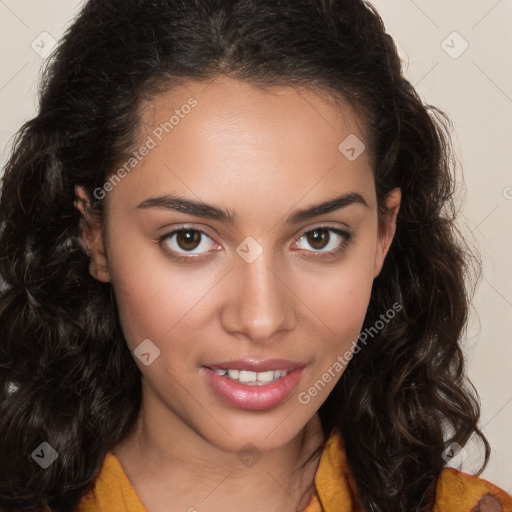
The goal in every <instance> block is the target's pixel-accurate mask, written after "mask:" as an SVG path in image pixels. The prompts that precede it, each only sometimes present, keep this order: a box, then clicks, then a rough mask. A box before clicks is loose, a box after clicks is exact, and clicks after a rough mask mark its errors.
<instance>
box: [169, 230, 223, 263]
mask: <svg viewBox="0 0 512 512" xmlns="http://www.w3.org/2000/svg"><path fill="white" fill-rule="evenodd" d="M160 245H161V246H162V247H163V249H164V250H165V251H166V252H167V253H170V254H171V255H172V256H174V257H184V258H187V257H190V258H193V259H195V258H197V257H200V256H202V255H204V254H207V253H208V252H211V251H212V248H213V246H214V245H215V243H214V242H213V240H212V239H211V238H210V237H209V236H208V235H207V234H206V233H205V232H204V231H202V230H201V229H195V228H179V229H175V230H174V231H171V232H170V233H168V234H166V235H164V236H163V237H162V238H160ZM188 255H190V256H188Z"/></svg>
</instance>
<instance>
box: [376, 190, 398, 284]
mask: <svg viewBox="0 0 512 512" xmlns="http://www.w3.org/2000/svg"><path fill="white" fill-rule="evenodd" d="M401 199H402V192H401V190H400V188H394V189H393V190H391V191H390V192H389V193H388V195H387V196H386V208H387V211H388V215H387V216H385V217H384V218H382V219H380V220H379V233H378V235H377V236H378V239H377V252H376V254H375V267H374V272H373V277H374V278H375V277H377V276H378V275H379V274H380V271H381V270H382V266H383V265H384V259H385V258H386V255H387V253H388V250H389V247H390V246H391V242H392V241H393V237H394V236H395V231H396V217H397V215H398V210H399V209H400V201H401Z"/></svg>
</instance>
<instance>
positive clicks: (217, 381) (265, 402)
mask: <svg viewBox="0 0 512 512" xmlns="http://www.w3.org/2000/svg"><path fill="white" fill-rule="evenodd" d="M203 369H204V374H205V375H206V379H207V381H208V384H209V385H210V387H211V388H212V389H213V390H214V391H215V392H216V393H217V394H218V395H219V396H220V397H221V398H222V399H223V400H224V401H225V402H227V403H228V404H229V405H231V406H233V407H236V408H238V409H246V410H249V411H261V410H263V409H270V408H271V407H275V406H276V405H278V404H279V403H281V402H282V401H283V400H284V399H285V398H287V397H288V396H290V394H291V393H292V391H293V390H294V389H295V388H296V387H297V385H298V384H299V382H300V379H301V377H302V374H303V372H304V367H303V368H297V369H296V370H292V371H290V372H288V373H287V374H286V375H285V376H284V377H281V378H280V379H278V380H276V381H275V382H271V383H269V384H265V385H264V386H258V385H256V386H248V385H246V384H242V383H240V382H237V381H234V380H232V379H230V378H229V377H224V376H223V375H219V374H218V373H216V372H215V371H214V370H210V368H206V367H203Z"/></svg>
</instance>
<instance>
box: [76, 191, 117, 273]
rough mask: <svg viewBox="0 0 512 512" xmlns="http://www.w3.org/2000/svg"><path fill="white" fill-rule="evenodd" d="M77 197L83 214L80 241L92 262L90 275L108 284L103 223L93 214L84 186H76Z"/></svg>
mask: <svg viewBox="0 0 512 512" xmlns="http://www.w3.org/2000/svg"><path fill="white" fill-rule="evenodd" d="M75 196H76V198H75V202H74V204H75V207H76V208H77V209H78V210H79V211H80V213H81V214H82V218H81V219H80V239H81V241H82V245H83V247H84V249H85V251H86V252H87V254H88V256H89V258H90V260H91V263H90V265H89V273H90V274H91V275H92V276H93V277H94V278H96V279H97V280H98V281H102V282H104V283H107V282H109V281H110V272H109V262H108V258H107V253H106V251H105V245H104V241H103V233H102V224H101V221H100V220H99V219H98V217H97V216H95V215H94V214H93V213H92V212H91V203H90V200H89V196H88V194H87V191H86V190H85V188H84V187H83V186H81V185H76V186H75Z"/></svg>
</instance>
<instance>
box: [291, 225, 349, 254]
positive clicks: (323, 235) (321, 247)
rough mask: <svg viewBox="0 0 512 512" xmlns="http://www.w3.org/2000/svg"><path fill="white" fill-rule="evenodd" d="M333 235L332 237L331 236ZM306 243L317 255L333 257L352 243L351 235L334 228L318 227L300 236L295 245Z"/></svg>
mask: <svg viewBox="0 0 512 512" xmlns="http://www.w3.org/2000/svg"><path fill="white" fill-rule="evenodd" d="M333 234H334V235H333ZM301 241H304V242H306V243H307V244H308V245H309V246H310V247H312V248H313V251H309V250H308V249H306V251H308V252H316V253H318V255H324V254H325V255H333V254H337V253H340V252H341V251H343V250H345V249H346V248H347V246H348V245H349V243H350V242H351V241H352V234H351V233H349V232H348V231H346V230H343V229H340V228H337V227H334V226H318V227H316V228H314V229H310V230H308V231H306V232H304V233H303V234H302V236H301V237H300V239H299V240H298V242H297V243H300V242H301Z"/></svg>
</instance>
